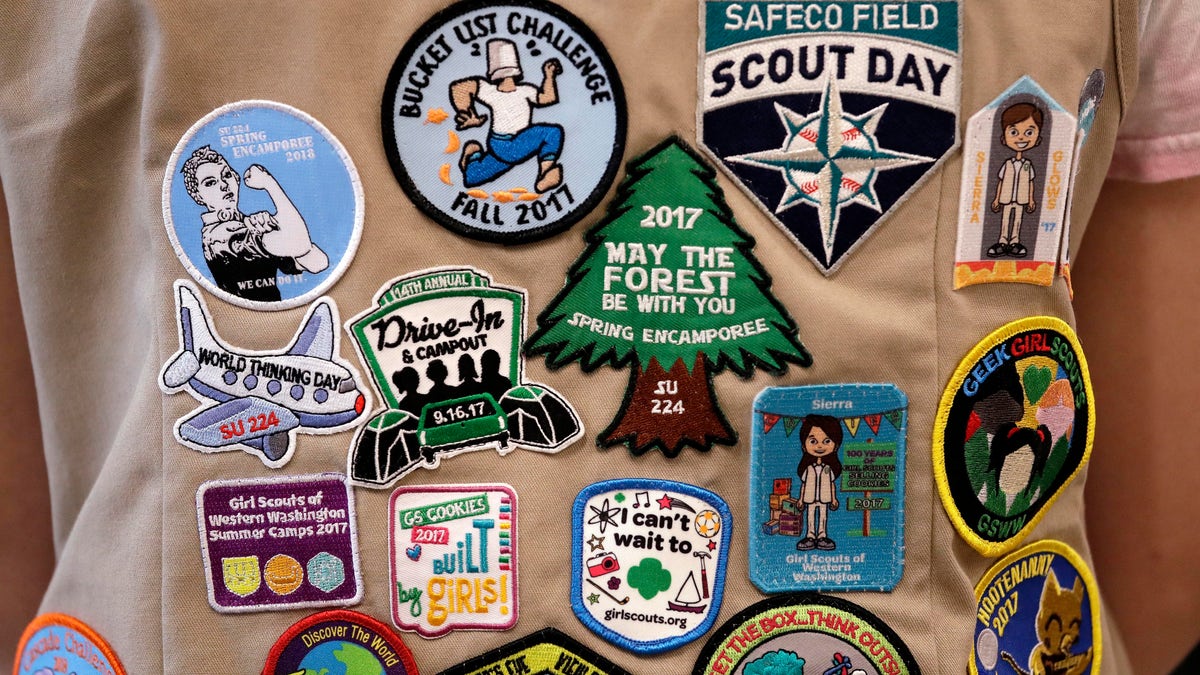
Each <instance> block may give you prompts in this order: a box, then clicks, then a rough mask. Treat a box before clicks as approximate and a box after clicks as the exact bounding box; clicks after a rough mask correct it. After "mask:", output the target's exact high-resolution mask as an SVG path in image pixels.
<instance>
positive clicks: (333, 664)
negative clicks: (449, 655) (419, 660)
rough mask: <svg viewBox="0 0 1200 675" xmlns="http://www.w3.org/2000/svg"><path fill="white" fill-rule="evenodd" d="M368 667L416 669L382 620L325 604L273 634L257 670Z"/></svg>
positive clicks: (403, 674)
mask: <svg viewBox="0 0 1200 675" xmlns="http://www.w3.org/2000/svg"><path fill="white" fill-rule="evenodd" d="M300 673H303V674H305V675H307V674H308V673H346V674H347V675H349V674H351V673H374V674H376V675H417V665H416V663H415V662H414V661H413V656H412V652H410V651H409V650H408V647H407V646H405V644H404V643H403V642H402V641H401V640H400V638H399V637H397V635H396V634H395V633H393V632H392V631H391V629H389V628H388V627H387V626H385V625H383V623H381V622H379V621H376V620H375V619H372V618H371V617H369V616H367V615H366V614H360V613H358V612H352V611H350V610H346V609H331V610H328V611H325V612H319V613H317V614H313V615H311V616H306V617H304V618H303V619H300V620H299V621H297V622H296V623H294V624H292V627H291V628H288V629H287V631H286V632H285V633H284V634H283V635H281V636H280V637H279V640H277V641H276V642H275V646H274V647H271V652H270V654H268V655H267V664H266V665H265V666H263V675H298V674H300Z"/></svg>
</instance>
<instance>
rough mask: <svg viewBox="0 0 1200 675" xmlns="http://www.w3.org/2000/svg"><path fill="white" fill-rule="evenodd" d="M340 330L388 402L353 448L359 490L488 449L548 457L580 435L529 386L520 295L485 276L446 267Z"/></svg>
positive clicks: (570, 412) (379, 298)
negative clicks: (521, 449) (519, 450)
mask: <svg viewBox="0 0 1200 675" xmlns="http://www.w3.org/2000/svg"><path fill="white" fill-rule="evenodd" d="M346 330H347V331H348V332H349V333H350V335H351V336H353V337H354V344H355V346H356V347H357V348H358V353H359V356H360V357H361V358H362V360H363V363H365V364H366V365H367V369H368V370H369V372H370V373H371V375H372V376H373V379H374V382H375V386H376V388H377V389H378V390H379V393H380V394H381V395H382V397H383V402H384V405H385V410H384V411H383V412H381V413H379V414H377V415H376V416H375V417H374V418H372V419H371V421H370V422H368V423H367V424H366V426H364V427H363V428H362V429H360V430H359V432H358V435H357V436H356V437H355V439H354V445H353V446H352V447H351V449H350V456H349V459H348V460H347V464H348V466H347V469H346V471H347V473H348V474H349V475H350V478H351V480H352V481H353V482H354V483H355V484H357V485H362V486H365V487H385V486H387V485H390V484H391V483H393V482H395V481H396V480H397V479H398V478H400V477H401V476H403V475H405V474H408V473H409V472H411V471H413V470H415V469H416V468H417V467H424V468H428V469H432V468H435V467H437V466H438V465H439V464H440V463H441V460H442V459H443V458H445V457H452V456H454V455H457V454H460V453H464V452H470V451H473V450H481V449H484V448H488V447H494V448H496V449H497V450H498V451H499V452H500V454H501V455H506V454H508V453H509V452H511V451H512V450H513V447H514V446H521V447H524V448H528V449H530V450H536V451H538V452H547V453H554V452H558V451H560V450H562V449H563V448H565V447H567V446H568V445H570V444H571V443H572V442H574V441H575V440H576V439H577V438H579V437H580V436H581V435H583V424H582V422H580V420H579V416H578V415H577V414H576V413H575V409H574V408H572V407H571V405H570V404H569V403H567V401H566V399H564V398H563V397H562V396H561V395H560V394H559V393H558V392H556V391H554V390H553V389H551V388H549V387H547V386H545V385H541V384H533V383H529V382H526V381H525V376H524V373H525V362H524V360H523V359H522V358H521V351H520V349H521V339H522V337H523V336H524V334H525V290H524V289H520V288H510V287H507V286H500V285H496V284H493V283H492V279H491V277H490V276H488V274H487V273H486V272H482V271H479V270H476V269H471V268H448V267H447V268H437V269H429V270H424V271H422V272H416V273H414V274H411V275H409V276H406V277H402V278H399V279H393V280H392V281H390V282H388V283H387V284H385V285H384V286H383V288H381V289H380V290H379V293H378V294H377V295H376V296H375V305H374V306H373V307H371V308H369V309H367V310H366V311H365V312H363V313H362V314H360V315H358V316H356V317H354V318H353V319H351V320H350V321H349V322H348V323H347V324H346ZM452 368H453V373H454V375H453V376H452V375H451V372H452V371H451V369H452Z"/></svg>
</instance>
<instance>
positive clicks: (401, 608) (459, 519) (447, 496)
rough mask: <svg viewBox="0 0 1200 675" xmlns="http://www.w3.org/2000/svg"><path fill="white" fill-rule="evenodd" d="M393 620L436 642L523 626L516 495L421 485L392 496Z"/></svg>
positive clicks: (501, 489) (488, 488) (498, 488)
mask: <svg viewBox="0 0 1200 675" xmlns="http://www.w3.org/2000/svg"><path fill="white" fill-rule="evenodd" d="M389 513H391V514H392V515H391V521H390V523H389V526H388V542H389V548H390V550H391V579H392V589H391V597H392V622H393V623H395V624H396V627H397V628H399V629H400V630H405V631H414V632H416V633H417V634H419V635H420V636H421V637H424V638H436V637H441V636H443V635H445V634H446V633H449V632H450V631H452V630H508V629H509V628H512V627H513V626H515V625H517V493H516V492H514V491H513V489H512V487H511V486H508V485H416V486H404V487H400V488H397V489H396V491H395V492H393V493H392V500H391V508H390V509H389Z"/></svg>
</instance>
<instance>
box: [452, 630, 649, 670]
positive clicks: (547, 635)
mask: <svg viewBox="0 0 1200 675" xmlns="http://www.w3.org/2000/svg"><path fill="white" fill-rule="evenodd" d="M501 673H503V674H504V675H521V674H522V673H524V674H527V675H629V672H628V671H626V670H625V669H624V668H621V667H620V666H617V665H615V664H613V663H612V662H610V661H609V660H608V659H606V658H604V657H603V656H600V655H599V654H597V653H596V652H594V651H592V650H590V649H588V648H587V647H585V646H583V645H582V644H580V643H579V642H577V641H576V640H574V639H572V638H571V637H569V636H568V635H567V634H566V633H563V632H562V631H560V630H558V629H556V628H543V629H542V630H540V631H538V632H536V633H533V634H532V635H527V636H525V637H523V638H521V639H520V640H516V641H515V642H510V643H509V644H507V645H504V646H503V647H500V648H499V649H494V650H492V651H490V652H488V653H486V654H483V655H481V656H477V657H475V658H473V659H471V660H469V661H467V662H465V663H461V664H459V665H457V666H454V667H452V668H449V669H447V670H443V671H442V672H441V673H439V674H438V675H500V674H501Z"/></svg>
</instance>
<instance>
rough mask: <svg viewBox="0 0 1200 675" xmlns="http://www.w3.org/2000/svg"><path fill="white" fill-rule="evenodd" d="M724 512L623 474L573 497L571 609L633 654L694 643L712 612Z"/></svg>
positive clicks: (717, 598) (671, 486) (692, 490)
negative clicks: (623, 476)
mask: <svg viewBox="0 0 1200 675" xmlns="http://www.w3.org/2000/svg"><path fill="white" fill-rule="evenodd" d="M732 528H733V518H732V517H731V515H730V512H729V507H728V506H727V505H726V504H725V500H723V499H721V498H720V497H718V496H717V495H715V494H713V493H712V492H709V491H708V490H705V489H703V488H698V487H696V486H694V485H688V484H686V483H676V482H673V481H665V480H656V479H640V478H626V479H618V480H610V481H603V482H600V483H596V484H593V485H590V486H588V487H586V488H584V489H583V491H582V492H580V493H579V496H578V497H576V498H575V506H574V509H573V510H572V527H571V532H572V536H571V605H572V607H574V609H575V615H576V616H577V617H579V620H580V621H582V622H583V624H584V625H585V626H587V627H588V628H590V629H591V630H592V631H593V632H594V633H596V634H597V635H599V636H601V637H603V638H604V639H606V640H608V641H609V642H612V643H613V644H616V645H618V646H620V647H624V648H625V649H628V650H630V651H634V652H638V653H642V654H656V653H659V652H664V651H668V650H671V649H675V648H676V647H680V646H682V645H685V644H687V643H688V642H691V641H692V640H695V639H696V638H698V637H700V636H701V635H703V634H704V633H706V632H707V631H708V629H709V628H711V627H712V625H713V622H715V621H716V619H717V614H718V613H719V612H720V610H721V597H722V595H723V592H724V588H725V565H726V563H727V562H728V559H729V542H730V532H731V530H732Z"/></svg>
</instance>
